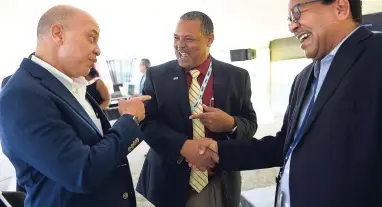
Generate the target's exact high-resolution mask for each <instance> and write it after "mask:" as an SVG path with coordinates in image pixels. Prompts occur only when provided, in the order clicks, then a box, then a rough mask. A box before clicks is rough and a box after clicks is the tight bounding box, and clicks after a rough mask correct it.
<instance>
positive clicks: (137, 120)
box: [133, 116, 140, 125]
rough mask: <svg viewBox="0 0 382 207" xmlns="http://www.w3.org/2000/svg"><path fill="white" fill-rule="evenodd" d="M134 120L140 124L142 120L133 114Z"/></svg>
mask: <svg viewBox="0 0 382 207" xmlns="http://www.w3.org/2000/svg"><path fill="white" fill-rule="evenodd" d="M133 120H134V121H135V123H137V124H138V125H139V124H140V121H139V119H138V118H137V117H136V116H133Z"/></svg>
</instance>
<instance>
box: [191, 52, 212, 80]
mask: <svg viewBox="0 0 382 207" xmlns="http://www.w3.org/2000/svg"><path fill="white" fill-rule="evenodd" d="M210 63H211V55H209V56H208V58H207V59H206V60H205V61H204V62H203V63H202V64H200V65H199V66H198V67H196V68H195V69H196V70H199V71H200V73H201V74H203V75H204V76H206V74H207V71H208V68H209V66H210Z"/></svg>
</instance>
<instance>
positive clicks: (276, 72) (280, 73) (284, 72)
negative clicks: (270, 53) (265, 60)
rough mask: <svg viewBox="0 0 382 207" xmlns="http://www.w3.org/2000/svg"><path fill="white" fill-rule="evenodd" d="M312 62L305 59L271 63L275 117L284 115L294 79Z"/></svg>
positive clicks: (272, 100)
mask: <svg viewBox="0 0 382 207" xmlns="http://www.w3.org/2000/svg"><path fill="white" fill-rule="evenodd" d="M311 62H312V60H309V59H306V58H304V59H295V60H284V61H275V62H272V63H271V77H272V79H271V108H272V111H273V113H274V115H284V113H285V110H286V108H287V106H288V101H289V93H290V89H291V87H292V83H293V80H294V78H295V77H296V75H297V74H298V73H299V72H301V71H302V70H303V69H304V68H305V66H307V65H308V64H309V63H311Z"/></svg>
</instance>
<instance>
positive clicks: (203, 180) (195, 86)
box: [188, 70, 208, 193]
mask: <svg viewBox="0 0 382 207" xmlns="http://www.w3.org/2000/svg"><path fill="white" fill-rule="evenodd" d="M190 73H191V76H192V82H191V86H190V89H189V94H188V97H189V99H190V105H191V108H192V107H193V106H194V105H195V104H196V102H197V100H198V97H199V93H200V85H199V83H198V76H199V75H200V71H198V70H191V71H190ZM201 102H202V101H200V103H198V105H197V106H196V107H195V110H194V111H192V112H191V113H192V114H199V113H203V105H202V103H201ZM192 128H193V139H200V138H204V137H205V132H204V126H203V124H202V122H201V121H200V120H198V119H193V120H192ZM207 184H208V173H207V171H204V172H201V171H197V170H194V169H192V170H191V175H190V185H191V186H192V188H194V189H195V190H196V191H197V192H198V193H200V191H202V190H203V188H204V187H206V185H207Z"/></svg>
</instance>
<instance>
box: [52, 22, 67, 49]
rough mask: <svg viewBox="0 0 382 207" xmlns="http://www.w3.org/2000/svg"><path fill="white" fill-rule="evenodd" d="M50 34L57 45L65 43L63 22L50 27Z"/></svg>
mask: <svg viewBox="0 0 382 207" xmlns="http://www.w3.org/2000/svg"><path fill="white" fill-rule="evenodd" d="M50 36H51V37H52V40H53V42H55V43H56V45H62V44H63V43H64V27H63V26H62V25H61V24H53V25H52V26H51V27H50Z"/></svg>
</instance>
